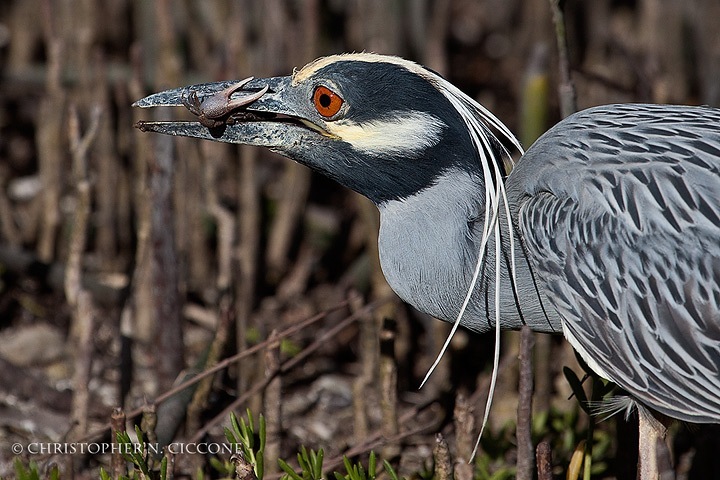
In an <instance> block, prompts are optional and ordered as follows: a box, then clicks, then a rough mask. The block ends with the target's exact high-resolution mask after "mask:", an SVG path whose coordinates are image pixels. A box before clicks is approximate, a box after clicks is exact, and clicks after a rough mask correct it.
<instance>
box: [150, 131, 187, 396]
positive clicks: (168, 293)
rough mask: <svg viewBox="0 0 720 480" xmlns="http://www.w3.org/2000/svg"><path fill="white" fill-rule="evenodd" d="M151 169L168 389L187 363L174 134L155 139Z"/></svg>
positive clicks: (158, 315) (162, 382) (156, 297)
mask: <svg viewBox="0 0 720 480" xmlns="http://www.w3.org/2000/svg"><path fill="white" fill-rule="evenodd" d="M155 142H156V144H155V147H156V148H155V159H154V162H153V163H154V164H153V166H152V168H151V171H150V177H149V183H150V197H151V200H150V218H151V221H150V237H151V241H150V248H151V255H150V261H151V265H152V266H151V278H152V285H153V288H152V308H153V318H154V321H155V332H154V334H153V336H154V339H155V342H154V345H153V349H152V353H153V355H154V358H155V362H156V368H157V370H156V375H157V381H158V386H159V387H160V389H161V390H166V389H168V388H169V387H170V386H171V385H172V383H173V381H174V380H175V378H176V377H177V376H178V374H179V373H180V371H181V370H182V369H183V367H184V361H183V352H184V346H183V340H182V322H181V315H180V304H181V301H180V292H179V291H178V278H179V272H178V264H179V260H178V257H177V252H176V250H175V234H174V233H175V224H174V218H173V198H172V185H173V170H174V144H173V139H172V138H171V137H164V136H160V137H157V138H156V139H155Z"/></svg>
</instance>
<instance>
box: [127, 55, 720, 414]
mask: <svg viewBox="0 0 720 480" xmlns="http://www.w3.org/2000/svg"><path fill="white" fill-rule="evenodd" d="M265 90H267V91H265ZM136 105H137V106H140V107H154V106H159V105H185V106H187V107H188V108H190V109H191V110H192V111H193V112H194V113H195V114H197V115H198V116H199V119H200V120H201V122H202V123H198V122H164V123H161V122H143V123H142V124H141V125H140V127H141V128H142V129H144V130H150V131H154V132H160V133H165V134H170V135H183V136H189V137H198V138H205V139H211V140H218V141H223V142H231V143H242V144H249V145H259V146H264V147H267V148H269V149H270V150H273V151H275V152H278V153H280V154H282V155H285V156H287V157H290V158H291V159H293V160H296V161H298V162H300V163H302V164H305V165H307V166H309V167H310V168H312V169H314V170H317V171H319V172H321V173H323V174H325V175H327V176H329V177H331V178H333V179H335V180H337V181H338V182H340V183H341V184H343V185H345V186H347V187H349V188H351V189H353V190H355V191H357V192H359V193H361V194H363V195H365V196H366V197H368V198H369V199H370V200H372V201H373V202H374V203H375V204H376V205H377V207H378V209H379V210H380V218H381V227H380V235H379V240H378V241H379V247H380V255H381V264H382V268H383V272H384V273H385V276H386V277H387V280H388V282H389V283H390V285H391V286H392V288H393V289H394V290H395V292H397V294H398V295H399V296H400V297H401V298H402V299H404V300H405V301H407V302H408V303H410V304H411V305H413V306H415V307H416V308H418V309H419V310H421V311H423V312H426V313H428V314H430V315H433V316H435V317H438V318H441V319H445V320H448V321H454V320H456V319H457V318H460V323H461V324H462V325H464V326H465V327H467V328H469V329H470V330H474V331H478V332H483V331H486V330H488V329H491V328H493V327H494V326H495V325H496V323H497V322H499V324H500V326H501V327H502V328H511V329H513V328H519V327H521V326H522V325H529V326H530V327H531V328H532V329H533V330H536V331H541V332H560V331H562V333H563V334H564V335H565V337H566V338H567V339H568V340H569V341H570V343H571V344H572V345H573V346H574V347H575V348H576V349H577V351H578V352H579V353H580V355H581V356H582V357H583V358H584V359H585V361H586V362H587V363H588V365H589V366H590V367H591V368H592V369H593V370H595V371H596V372H597V373H598V374H599V375H600V376H602V377H605V378H607V379H609V380H612V381H613V382H615V383H617V384H618V385H620V386H621V387H622V388H624V389H625V390H627V391H628V392H630V393H631V394H632V395H633V396H634V397H635V398H636V399H638V400H639V401H640V402H642V403H643V404H645V405H647V406H649V407H651V408H652V409H654V410H656V411H658V412H660V413H662V414H664V415H667V416H669V417H672V418H675V419H680V420H684V421H688V422H697V423H720V110H716V109H712V108H702V107H683V106H667V105H609V106H603V107H596V108H592V109H589V110H585V111H583V112H580V113H577V114H575V115H573V116H571V117H569V118H567V119H565V120H563V121H562V122H560V123H559V124H558V125H556V126H555V127H553V128H552V129H551V130H550V131H548V132H547V133H546V134H545V135H543V136H542V137H541V138H540V139H539V140H538V141H537V142H536V143H535V144H534V145H533V146H532V147H531V148H530V149H529V150H528V151H527V153H525V154H524V155H523V156H522V157H521V159H520V160H519V162H518V163H517V165H516V166H515V167H514V169H513V170H512V173H511V174H510V175H509V176H507V178H506V176H505V169H504V166H503V162H504V161H505V160H508V159H509V155H508V152H507V151H506V150H505V148H504V147H503V146H502V143H501V141H500V140H499V139H498V138H497V137H496V136H495V134H497V135H499V136H500V137H503V141H504V142H505V143H506V144H508V142H509V144H514V145H515V146H516V147H517V148H518V149H520V146H519V145H518V142H517V141H516V140H515V138H514V137H513V136H512V134H511V133H510V132H509V131H508V130H507V128H505V127H504V126H503V124H502V123H501V122H499V121H498V120H497V119H496V118H495V117H494V116H493V115H492V114H490V113H489V112H488V111H487V110H485V109H484V108H483V107H482V106H480V105H479V104H477V103H476V102H475V101H473V100H472V99H471V98H469V97H468V96H466V95H465V94H463V93H462V92H460V91H459V90H458V89H457V88H456V87H454V86H453V85H451V84H450V83H448V82H447V81H446V80H444V79H443V78H441V77H440V76H438V75H437V74H435V73H433V72H431V71H429V70H426V69H424V68H422V67H421V66H419V65H417V64H415V63H412V62H409V61H406V60H403V59H400V58H396V57H386V56H380V55H371V54H352V55H340V56H332V57H327V58H322V59H319V60H316V61H315V62H313V63H310V64H309V65H307V66H306V67H304V68H302V69H300V70H298V71H296V72H295V73H294V74H293V75H291V76H286V77H275V78H269V79H248V80H246V81H244V82H240V83H237V82H220V83H209V84H203V85H194V86H190V87H185V88H179V89H175V90H169V91H165V92H161V93H157V94H155V95H151V96H149V97H147V98H145V99H143V100H140V101H138V102H137V103H136ZM493 132H494V133H493ZM468 292H471V294H468ZM466 297H467V298H466Z"/></svg>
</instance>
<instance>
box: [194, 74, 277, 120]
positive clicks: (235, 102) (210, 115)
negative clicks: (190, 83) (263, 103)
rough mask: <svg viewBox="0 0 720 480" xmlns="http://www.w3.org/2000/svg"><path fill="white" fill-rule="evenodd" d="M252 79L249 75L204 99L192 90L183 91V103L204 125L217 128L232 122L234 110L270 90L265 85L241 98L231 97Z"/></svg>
mask: <svg viewBox="0 0 720 480" xmlns="http://www.w3.org/2000/svg"><path fill="white" fill-rule="evenodd" d="M252 79H253V77H248V78H246V79H245V80H241V81H239V82H237V83H235V84H233V85H230V86H229V87H227V88H225V89H223V90H221V91H219V92H216V93H214V94H212V95H209V96H207V97H205V98H203V100H202V101H200V99H199V98H198V94H197V92H196V91H195V90H191V91H190V93H189V94H188V95H185V94H184V93H183V95H182V104H183V105H184V106H185V108H187V109H188V110H190V112H191V113H192V114H193V115H196V116H197V117H198V121H199V122H200V123H201V124H202V125H204V126H206V127H208V128H217V127H220V126H222V125H226V124H232V122H233V120H232V113H233V111H235V110H237V109H239V108H240V107H244V106H245V105H248V104H250V103H252V102H254V101H256V100H258V99H259V98H260V97H262V96H263V95H265V93H267V91H268V88H269V87H268V86H267V85H265V86H264V87H263V88H262V89H261V90H259V91H257V92H255V93H251V94H249V95H245V96H242V97H239V98H234V99H231V98H230V97H231V96H232V94H233V93H235V92H236V91H238V90H240V89H241V88H243V87H244V86H245V85H247V83H248V82H250V81H251V80H252Z"/></svg>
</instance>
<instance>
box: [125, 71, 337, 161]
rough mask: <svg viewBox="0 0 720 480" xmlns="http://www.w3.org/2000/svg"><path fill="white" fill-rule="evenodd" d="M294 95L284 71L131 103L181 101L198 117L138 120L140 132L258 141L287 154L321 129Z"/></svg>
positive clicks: (143, 105)
mask: <svg viewBox="0 0 720 480" xmlns="http://www.w3.org/2000/svg"><path fill="white" fill-rule="evenodd" d="M296 96H297V92H296V91H295V90H294V89H293V88H292V85H291V77H289V76H285V77H272V78H264V79H263V78H250V79H245V80H242V81H223V82H213V83H203V84H198V85H191V86H187V87H181V88H176V89H172V90H166V91H163V92H159V93H155V94H152V95H149V96H147V97H145V98H143V99H141V100H138V101H137V102H135V103H134V104H133V106H134V107H139V108H152V107H178V106H184V107H186V108H187V109H188V110H190V111H191V112H192V113H193V114H195V115H197V116H198V121H140V122H138V123H137V124H136V125H135V126H136V127H137V128H139V129H140V130H142V131H144V132H156V133H162V134H166V135H176V136H184V137H194V138H202V139H207V140H215V141H220V142H226V143H237V144H246V145H257V146H262V147H267V148H270V149H271V150H275V151H278V152H279V153H281V154H285V155H288V156H290V155H292V154H293V153H295V150H296V148H293V151H290V148H292V147H293V146H297V145H298V142H306V141H311V142H312V143H314V142H315V141H316V140H317V138H316V137H318V136H319V135H318V134H319V133H320V134H323V131H322V128H321V127H319V126H316V125H314V124H312V123H310V122H309V121H307V120H305V119H304V116H303V114H302V113H301V112H299V111H298V109H297V108H296V107H295V106H296V105H298V103H299V102H298V99H297V98H296ZM320 136H322V135H320Z"/></svg>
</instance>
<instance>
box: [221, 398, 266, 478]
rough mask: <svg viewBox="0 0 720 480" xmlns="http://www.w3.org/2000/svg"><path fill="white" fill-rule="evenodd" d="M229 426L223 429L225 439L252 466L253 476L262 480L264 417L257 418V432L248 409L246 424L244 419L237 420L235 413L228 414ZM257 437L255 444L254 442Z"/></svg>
mask: <svg viewBox="0 0 720 480" xmlns="http://www.w3.org/2000/svg"><path fill="white" fill-rule="evenodd" d="M230 425H231V427H232V428H227V427H225V438H227V440H228V442H230V443H231V444H232V445H236V446H239V447H240V448H241V451H242V455H243V457H244V458H245V460H246V461H247V462H248V463H250V464H251V465H252V466H253V471H254V472H255V476H256V477H257V478H258V479H259V480H262V478H263V475H264V473H265V460H264V452H265V417H263V416H262V414H260V416H259V417H258V430H257V431H256V430H255V422H254V421H253V416H252V413H251V412H250V409H248V410H247V422H246V421H245V419H244V418H240V420H238V417H237V415H235V413H234V412H233V413H231V414H230ZM256 437H257V442H256Z"/></svg>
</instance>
